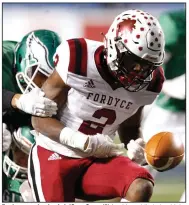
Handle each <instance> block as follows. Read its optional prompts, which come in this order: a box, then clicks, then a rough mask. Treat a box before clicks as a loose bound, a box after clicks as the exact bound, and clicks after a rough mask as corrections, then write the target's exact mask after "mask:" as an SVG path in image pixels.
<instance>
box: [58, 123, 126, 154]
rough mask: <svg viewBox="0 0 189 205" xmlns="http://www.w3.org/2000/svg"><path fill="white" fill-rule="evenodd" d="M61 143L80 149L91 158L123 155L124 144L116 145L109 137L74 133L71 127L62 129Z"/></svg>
mask: <svg viewBox="0 0 189 205" xmlns="http://www.w3.org/2000/svg"><path fill="white" fill-rule="evenodd" d="M59 140H60V143H61V144H64V145H67V146H70V147H72V148H76V149H79V150H81V151H83V152H85V153H88V155H89V156H94V157H97V158H105V157H113V156H118V155H121V154H123V151H122V150H121V149H123V148H124V144H123V143H121V144H115V143H114V142H113V141H112V139H111V138H110V137H109V136H108V135H103V134H96V135H86V134H83V133H81V132H78V131H74V130H72V129H70V128H69V127H65V128H63V129H62V131H61V133H60V137H59Z"/></svg>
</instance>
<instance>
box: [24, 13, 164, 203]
mask: <svg viewBox="0 0 189 205" xmlns="http://www.w3.org/2000/svg"><path fill="white" fill-rule="evenodd" d="M164 44H165V43H164V34H163V31H162V29H161V27H160V25H159V23H158V21H157V19H156V18H155V17H153V16H152V15H150V14H149V13H146V12H143V11H140V10H129V11H125V12H123V13H121V14H120V15H118V16H117V17H116V18H115V20H114V22H113V23H112V25H111V27H110V29H109V31H108V33H107V34H106V35H105V38H104V44H103V43H100V42H96V41H92V40H88V39H83V38H80V39H70V40H67V41H63V42H62V43H61V45H60V46H59V47H58V48H57V51H56V53H55V56H54V59H55V70H54V71H53V73H52V75H50V77H49V78H48V79H47V81H46V82H45V83H44V84H43V86H42V90H43V91H44V92H45V94H46V96H47V97H48V98H49V99H51V100H54V101H55V102H56V103H57V104H58V106H59V113H58V116H57V117H55V118H45V119H43V118H39V117H32V125H33V127H34V128H35V129H36V143H35V144H34V146H33V147H32V150H31V152H30V157H29V170H28V171H29V182H30V185H31V188H32V193H33V195H34V198H35V200H36V201H38V202H73V201H74V200H75V198H76V197H78V198H81V199H85V200H89V201H92V200H99V199H112V198H115V199H117V201H121V202H127V201H131V202H147V201H149V200H150V197H151V195H152V192H153V184H154V182H153V178H152V176H151V175H150V174H149V172H148V171H147V170H146V169H144V168H143V167H142V166H140V165H143V164H144V163H145V159H144V153H143V152H144V151H143V146H144V141H143V140H142V138H140V137H141V135H140V118H141V111H142V107H143V106H145V105H147V104H151V103H152V102H153V101H154V99H155V98H156V96H157V95H158V94H159V92H160V91H161V88H162V84H163V81H164V75H163V71H162V68H161V65H162V63H163V60H164ZM116 131H118V133H119V135H120V138H121V141H122V142H124V143H125V145H126V147H127V148H128V156H129V158H128V157H125V156H119V155H120V154H121V150H120V149H121V148H122V144H121V145H120V146H119V147H114V146H110V147H109V146H104V144H105V142H107V140H105V139H108V140H109V142H110V143H112V142H111V140H110V138H111V139H113V138H114V136H115V132H116ZM73 139H74V140H73ZM86 139H87V140H86ZM95 140H98V141H100V140H102V141H101V143H99V144H98V146H96V145H94V144H93V143H94V141H95ZM103 140H104V141H103ZM91 142H92V143H91ZM99 145H100V146H99ZM102 147H103V149H102ZM106 148H107V149H106ZM94 153H95V154H94Z"/></svg>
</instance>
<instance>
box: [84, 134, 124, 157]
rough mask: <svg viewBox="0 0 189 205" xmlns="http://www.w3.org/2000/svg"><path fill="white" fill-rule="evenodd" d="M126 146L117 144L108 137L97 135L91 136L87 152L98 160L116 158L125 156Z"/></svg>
mask: <svg viewBox="0 0 189 205" xmlns="http://www.w3.org/2000/svg"><path fill="white" fill-rule="evenodd" d="M123 148H124V144H123V143H121V144H115V143H114V142H113V140H112V139H111V138H110V137H109V136H108V135H103V134H96V135H93V136H89V141H88V146H87V148H86V150H85V152H87V153H90V155H91V156H94V157H97V158H106V157H114V156H119V155H122V154H123V150H122V149H123Z"/></svg>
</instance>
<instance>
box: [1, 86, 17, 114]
mask: <svg viewBox="0 0 189 205" xmlns="http://www.w3.org/2000/svg"><path fill="white" fill-rule="evenodd" d="M15 94H16V93H14V92H11V91H9V90H5V89H3V96H2V101H3V103H2V109H3V110H2V111H3V112H6V111H7V110H14V108H13V107H12V105H11V101H12V98H13V96H14V95H15Z"/></svg>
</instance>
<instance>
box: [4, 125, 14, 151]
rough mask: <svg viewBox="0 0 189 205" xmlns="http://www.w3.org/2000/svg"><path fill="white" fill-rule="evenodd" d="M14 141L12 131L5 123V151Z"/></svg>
mask: <svg viewBox="0 0 189 205" xmlns="http://www.w3.org/2000/svg"><path fill="white" fill-rule="evenodd" d="M11 142H12V136H11V133H10V131H9V130H8V129H7V125H6V124H5V123H3V152H5V151H7V150H8V149H9V148H10V145H11Z"/></svg>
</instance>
